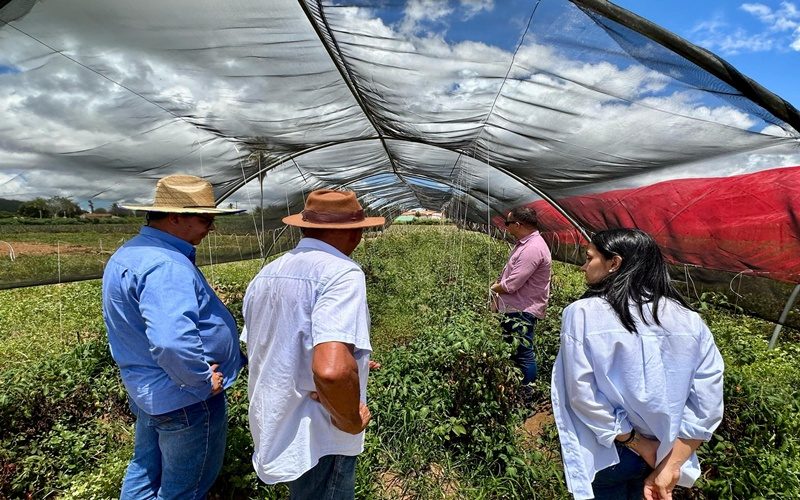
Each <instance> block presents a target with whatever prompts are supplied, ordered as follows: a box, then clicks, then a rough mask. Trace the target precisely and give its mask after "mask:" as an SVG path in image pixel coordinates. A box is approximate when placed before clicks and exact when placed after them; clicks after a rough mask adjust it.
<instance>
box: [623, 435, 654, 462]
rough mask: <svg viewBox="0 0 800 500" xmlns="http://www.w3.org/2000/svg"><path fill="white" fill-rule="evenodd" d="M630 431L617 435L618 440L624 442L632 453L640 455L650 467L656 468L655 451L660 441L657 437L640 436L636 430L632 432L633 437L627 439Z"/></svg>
mask: <svg viewBox="0 0 800 500" xmlns="http://www.w3.org/2000/svg"><path fill="white" fill-rule="evenodd" d="M630 436H631V433H630V432H629V433H627V434H620V435H619V436H617V441H618V442H625V443H626V444H625V445H624V446H627V447H628V448H629V449H631V450H632V451H633V452H634V453H636V454H637V455H639V456H640V457H642V460H644V461H645V463H647V465H649V466H650V468H651V469H655V468H656V452H658V445H660V444H661V442H660V441H659V440H658V439H650V438H648V437H645V436H642V435H641V434H639V433H638V432H635V433H634V436H633V439H629V438H630Z"/></svg>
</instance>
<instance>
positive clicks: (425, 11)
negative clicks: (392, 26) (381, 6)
mask: <svg viewBox="0 0 800 500" xmlns="http://www.w3.org/2000/svg"><path fill="white" fill-rule="evenodd" d="M452 12H453V9H452V8H451V7H450V6H449V4H448V2H442V1H441V0H409V1H408V3H407V4H406V7H405V12H404V14H405V17H404V18H403V22H402V24H401V25H400V31H401V32H402V33H407V34H415V33H417V32H419V31H420V30H421V29H422V24H423V23H424V22H435V21H440V20H442V19H443V18H445V17H447V16H449V15H450V14H452Z"/></svg>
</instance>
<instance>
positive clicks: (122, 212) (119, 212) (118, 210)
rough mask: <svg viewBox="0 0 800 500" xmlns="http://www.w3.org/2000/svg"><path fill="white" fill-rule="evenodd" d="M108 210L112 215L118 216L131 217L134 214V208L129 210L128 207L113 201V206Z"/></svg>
mask: <svg viewBox="0 0 800 500" xmlns="http://www.w3.org/2000/svg"><path fill="white" fill-rule="evenodd" d="M108 211H109V213H110V214H111V215H115V216H117V217H129V216H131V215H133V211H132V210H128V209H127V208H122V207H121V206H119V204H117V203H112V204H111V208H110V209H109V210H108Z"/></svg>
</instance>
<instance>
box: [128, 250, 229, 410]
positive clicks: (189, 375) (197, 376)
mask: <svg viewBox="0 0 800 500" xmlns="http://www.w3.org/2000/svg"><path fill="white" fill-rule="evenodd" d="M148 283H149V284H148ZM196 287H197V283H196V279H195V273H194V272H193V270H192V269H189V268H187V267H186V266H184V265H181V264H173V263H165V264H163V265H159V266H157V267H155V268H154V269H152V270H151V271H150V272H149V273H148V274H147V275H146V276H145V277H144V279H143V280H142V282H141V284H140V291H139V311H140V313H141V315H142V318H143V319H144V321H145V325H146V330H145V333H146V335H147V339H148V342H149V345H150V347H149V348H150V354H151V355H152V356H153V359H154V360H155V361H156V363H157V364H158V366H159V367H161V368H162V369H163V370H164V371H165V372H166V373H167V375H168V376H169V378H170V379H171V380H172V381H173V382H174V383H175V384H176V385H178V386H180V387H181V388H182V389H184V390H186V391H188V392H190V393H192V394H193V395H195V396H197V397H198V398H200V399H201V400H204V399H207V398H208V396H209V395H210V394H211V368H210V366H209V364H208V361H214V360H206V359H205V356H204V350H203V342H202V338H201V336H200V332H199V330H198V322H199V304H198V299H197V293H198V292H197V290H196Z"/></svg>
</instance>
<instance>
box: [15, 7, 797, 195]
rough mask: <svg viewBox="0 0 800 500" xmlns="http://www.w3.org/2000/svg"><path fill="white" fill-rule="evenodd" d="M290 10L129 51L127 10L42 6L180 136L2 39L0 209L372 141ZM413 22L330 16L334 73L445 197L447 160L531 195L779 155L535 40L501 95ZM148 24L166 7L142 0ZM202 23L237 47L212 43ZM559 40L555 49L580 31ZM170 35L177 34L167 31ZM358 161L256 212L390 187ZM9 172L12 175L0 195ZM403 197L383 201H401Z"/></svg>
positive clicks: (321, 163)
mask: <svg viewBox="0 0 800 500" xmlns="http://www.w3.org/2000/svg"><path fill="white" fill-rule="evenodd" d="M274 4H279V2H274ZM204 5H205V4H204ZM265 5H267V4H265ZM269 5H270V8H272V5H273V3H269ZM281 5H282V4H281ZM286 5H287V12H286V13H285V14H284V15H283V16H275V19H278V21H275V24H273V25H270V26H271V27H270V29H266V28H264V25H263V24H260V23H268V22H269V21H264V20H263V19H258V20H257V22H256V21H252V19H256V17H253V16H252V13H249V12H241V13H239V12H236V11H230V12H229V11H225V13H226V15H229V16H231V17H230V19H227V20H226V22H225V23H224V24H219V23H218V24H215V23H216V20H212V21H209V20H208V19H203V18H202V16H200V19H199V20H195V19H189V20H183V19H181V20H175V21H174V22H175V23H176V26H171V25H169V22H171V21H170V19H173V18H172V17H170V16H166V15H165V16H163V17H160V18H159V22H163V23H164V26H161V27H160V29H159V30H148V31H147V32H146V33H141V32H139V31H137V30H140V29H141V26H140V23H137V22H136V20H137V19H138V18H137V17H136V16H137V15H139V14H138V10H139V8H138V7H135V6H133V7H127V6H125V5H122V4H114V6H112V4H106V3H105V2H103V1H102V0H97V2H96V4H95V7H97V8H99V9H112V7H113V9H126V8H130V9H131V12H130V13H128V14H127V16H129V17H130V19H131V21H130V23H131V26H112V27H108V28H107V29H108V32H102V30H103V29H106V28H98V27H97V26H94V25H91V24H88V25H84V23H89V21H88V19H89V18H88V17H87V16H84V15H82V13H81V12H75V13H72V12H70V7H62V6H60V5H59V4H58V2H45V3H43V4H41V6H40V9H42V10H43V11H45V12H47V9H54V10H55V11H57V12H58V13H60V14H63V16H55V19H59V20H61V19H63V21H59V22H54V26H52V27H50V28H49V29H51V30H52V39H48V40H49V41H51V42H53V43H52V44H53V46H56V47H60V46H62V44H60V43H59V42H60V41H61V38H60V35H61V33H60V32H59V31H58V29H57V28H58V26H61V24H59V23H62V22H63V24H64V25H68V26H72V29H73V30H75V31H77V32H79V33H83V30H82V28H84V26H85V28H86V30H85V38H82V39H81V41H80V42H81V43H78V42H77V41H76V40H72V39H71V40H70V41H69V43H68V44H67V45H68V46H69V47H70V50H71V54H72V55H73V56H75V57H78V58H81V60H82V61H84V63H85V64H88V65H90V66H92V67H93V68H98V70H101V71H102V72H103V74H105V75H108V76H109V77H110V78H112V79H114V80H116V81H118V82H119V83H121V84H123V85H126V86H127V87H129V88H131V89H134V90H136V92H138V93H140V94H141V95H142V96H144V98H146V99H148V100H150V101H152V102H153V103H156V104H158V105H160V106H162V107H164V108H167V109H168V110H169V111H170V112H171V113H173V114H174V115H177V117H176V116H173V114H170V113H167V112H165V111H163V110H162V109H160V108H159V107H157V106H154V105H153V104H152V103H151V102H147V101H146V100H144V99H142V98H141V97H138V96H136V95H133V94H131V93H130V92H128V91H126V90H124V89H122V88H121V87H118V86H115V85H114V84H112V83H110V82H109V81H107V80H105V79H102V78H100V77H98V76H97V75H96V74H93V73H91V72H89V71H86V70H85V69H84V68H81V67H80V66H78V65H75V64H74V63H71V62H69V61H67V60H65V59H63V58H61V57H60V56H59V55H57V54H50V53H46V54H43V53H42V52H44V51H42V49H41V48H40V47H35V46H34V47H27V49H26V45H25V43H24V42H23V43H20V42H14V43H4V42H3V40H2V39H0V48H2V49H4V50H0V53H3V54H4V56H6V55H8V57H10V60H11V61H24V62H25V64H26V67H25V68H24V69H25V71H23V72H21V73H19V74H4V75H2V77H0V118H2V120H0V166H2V168H3V173H4V177H0V196H5V197H13V195H14V194H19V193H24V194H25V196H27V197H33V196H39V195H41V196H52V195H56V194H59V195H65V196H76V195H77V196H81V197H88V196H89V195H92V194H96V193H102V194H101V195H100V196H101V197H105V199H107V200H111V201H125V202H128V203H133V202H140V203H145V202H147V201H149V199H150V196H151V193H152V188H153V184H154V178H155V177H158V176H160V175H163V174H164V173H168V172H170V173H171V172H174V171H178V170H184V169H185V170H186V171H189V172H192V173H198V174H201V175H202V174H204V173H205V174H210V173H217V174H218V175H219V177H220V178H222V179H226V180H230V179H231V178H236V177H237V176H238V175H239V169H240V163H239V162H238V159H239V158H240V157H242V156H245V155H246V154H247V153H248V150H247V141H260V142H261V143H262V144H268V145H269V146H270V148H271V150H273V151H274V153H275V154H274V157H276V158H280V157H282V155H283V156H285V155H286V154H288V152H290V151H297V150H299V149H302V148H304V147H308V146H317V145H321V144H324V143H327V142H336V141H337V140H339V139H349V140H352V139H359V138H364V137H367V136H371V135H374V133H375V131H374V130H373V129H372V127H371V125H370V123H369V122H368V121H367V120H366V119H365V118H364V115H363V114H362V112H361V109H360V107H359V106H358V105H357V104H356V103H355V101H354V99H353V98H352V95H350V93H349V90H348V89H347V88H346V86H345V85H344V83H343V82H342V81H341V79H340V75H339V73H338V71H337V70H336V68H335V67H334V65H333V63H332V62H331V61H330V59H329V57H328V54H327V53H326V52H325V50H324V49H323V48H322V47H321V46H319V45H318V43H317V38H316V34H315V33H313V31H312V30H311V28H310V27H309V26H308V25H307V22H306V20H305V19H304V18H298V19H295V18H294V17H292V16H293V15H294V13H295V11H296V9H297V5H296V3H295V2H294V1H290V2H286ZM407 5H408V8H407V9H406V10H405V11H404V15H405V17H404V18H403V19H404V20H403V21H400V22H398V23H397V24H391V25H390V24H388V22H384V21H383V20H381V19H379V18H376V17H374V16H372V15H370V11H368V10H366V9H358V8H353V7H340V8H336V9H331V10H329V11H327V12H326V13H327V14H328V16H329V17H328V20H329V21H330V23H331V26H332V29H333V31H334V33H335V36H336V37H337V41H338V42H339V44H340V47H341V48H342V50H343V51H344V52H345V57H346V58H347V61H348V70H350V71H352V75H353V78H354V80H355V81H356V82H357V83H358V85H359V86H360V88H361V89H362V90H363V92H364V96H365V97H364V98H365V100H366V101H367V105H368V106H369V107H371V108H372V109H373V110H376V113H377V114H378V118H379V121H380V122H381V124H383V125H384V126H385V127H386V130H388V131H390V133H394V134H397V135H399V136H407V137H410V138H421V139H422V140H425V141H429V142H430V143H432V144H434V145H436V144H438V145H442V146H447V147H449V148H451V151H448V152H447V153H443V151H444V150H442V149H440V148H436V147H434V146H425V147H422V146H421V147H420V148H419V150H411V151H410V152H409V153H408V154H405V155H403V156H402V158H401V161H400V163H399V167H400V168H401V169H405V170H407V171H411V172H414V173H417V174H421V173H432V175H433V174H435V175H436V176H437V178H439V179H440V180H445V178H446V177H447V176H448V175H449V174H450V173H451V172H453V163H454V161H455V157H457V156H458V154H459V153H458V152H457V151H458V148H464V149H466V148H471V149H470V151H469V152H472V153H474V152H475V151H479V152H481V151H482V152H484V153H485V154H486V155H488V156H489V158H490V160H491V161H492V162H498V163H502V164H504V165H506V166H509V168H516V169H518V170H519V171H520V173H522V174H524V175H526V176H528V178H531V179H536V180H537V182H540V183H541V184H542V185H547V186H549V187H554V188H561V187H564V186H571V185H573V184H579V183H581V182H584V183H587V184H591V183H592V182H593V179H597V178H602V177H603V176H606V177H608V178H612V177H615V176H616V177H619V176H624V175H628V174H630V172H631V171H634V170H636V169H641V170H642V171H649V170H652V169H659V168H661V169H668V168H674V166H675V165H679V164H680V163H681V162H682V161H692V160H695V159H696V158H697V157H699V156H705V157H715V156H724V155H725V154H727V153H728V152H730V151H731V150H735V149H737V148H738V149H740V150H747V149H758V148H760V147H764V146H765V145H769V144H771V142H772V141H779V140H781V139H779V138H781V137H782V138H783V140H787V139H790V137H789V136H788V134H787V133H786V132H785V131H784V132H783V135H781V131H782V130H783V129H778V128H777V127H774V128H769V127H766V128H765V125H764V124H763V123H760V122H759V121H758V120H757V119H756V118H755V117H753V116H751V115H747V114H745V113H743V112H741V111H740V110H738V109H736V108H734V107H732V106H730V105H728V104H726V103H725V102H724V101H719V100H713V99H710V98H708V96H707V95H706V96H704V95H703V94H702V93H700V92H698V91H694V90H692V89H691V88H687V87H686V85H684V84H683V83H681V82H676V81H673V80H671V79H670V78H669V77H668V76H666V75H664V74H662V73H658V72H656V71H653V70H650V69H648V68H646V67H644V66H642V65H639V64H636V63H635V61H632V60H619V59H618V60H609V61H603V60H600V59H597V58H594V57H593V56H592V54H593V52H591V50H590V51H587V52H582V54H583V57H582V58H579V57H577V54H579V53H581V52H580V51H570V50H569V49H571V48H572V47H571V46H570V47H567V48H566V50H565V49H564V46H560V47H559V46H553V45H544V44H543V43H540V42H537V41H536V40H535V39H534V38H533V36H532V37H530V38H529V39H528V40H527V41H526V43H525V44H524V45H523V46H522V47H521V48H520V50H519V52H518V53H517V56H516V59H515V61H514V64H513V67H512V68H511V73H510V75H509V76H510V79H509V80H504V79H505V76H506V73H507V71H508V69H509V67H511V57H512V53H511V52H509V51H507V50H503V49H501V48H499V47H497V46H496V44H494V45H493V44H489V43H483V42H481V41H480V39H477V40H474V41H463V42H460V43H447V42H446V40H445V39H444V37H442V36H434V35H431V34H430V33H429V32H427V31H426V28H427V27H429V26H433V25H436V26H440V27H441V26H446V24H447V23H448V22H450V21H453V19H455V18H456V17H459V15H460V14H463V13H458V12H455V11H451V10H450V7H448V4H447V3H445V2H439V1H425V0H413V1H412V2H409V3H408V4H407ZM461 7H463V12H465V13H466V14H463V15H464V16H470V15H472V16H474V15H477V14H478V13H481V14H482V13H487V12H489V11H491V10H492V9H493V8H494V2H492V1H479V0H471V1H470V0H462V2H461ZM144 8H145V7H142V9H144ZM147 8H149V9H159V8H162V9H167V10H169V8H170V7H169V3H161V2H156V1H155V0H152V2H151V4H149V6H147ZM36 12H38V11H34V14H35V13H36ZM198 12H200V13H202V9H200V10H198ZM34 14H32V15H34ZM188 14H189V15H193V14H196V12H194V11H192V12H189V13H188ZM206 14H208V11H206ZM198 15H199V14H198ZM98 16H99V14H98ZM126 19H127V17H126ZM149 20H150V21H151V22H154V21H153V18H149ZM456 21H457V19H456ZM251 22H252V25H250V24H248V23H251ZM453 22H455V21H453ZM207 24H211V25H212V27H214V26H216V27H217V28H219V26H220V25H230V26H242V27H243V28H242V29H241V31H236V30H227V31H226V30H220V29H206V28H208V26H207ZM143 25H144V26H147V24H146V23H144V24H143ZM555 25H558V26H561V27H562V29H563V30H564V31H565V33H566V34H567V35H569V34H570V30H574V29H579V28H574V27H572V25H570V27H569V28H565V27H564V26H566V25H565V24H559V23H555ZM181 26H182V27H183V30H184V31H181V30H179V29H177V28H178V27H181ZM187 26H190V28H187ZM718 27H719V26H714V25H711V24H709V25H707V26H706V29H717V28H718ZM45 28H47V27H45ZM584 28H585V27H584ZM590 28H591V26H590ZM97 29H100V30H101V31H100V32H97V31H93V30H97ZM195 30H196V31H195ZM43 32H45V33H48V32H49V31H48V29H44V30H43ZM2 33H5V31H3V30H0V34H2ZM228 33H230V35H228ZM226 36H230V37H231V38H230V39H227V38H225V37H226ZM480 36H481V34H480V33H478V34H476V38H479V37H480ZM589 38H590V37H589ZM120 39H124V40H125V43H120V42H119V40H120ZM570 40H571V39H570ZM65 43H66V42H65ZM34 45H35V44H34ZM12 52H13V53H12ZM587 54H588V55H587ZM40 66H41V68H42V69H37V68H39V67H40ZM291 75H295V76H291ZM501 88H502V94H500V95H498V94H499V92H500V90H501ZM493 105H494V108H493V113H491V115H490V113H489V110H490V109H492V106H493ZM487 118H489V124H488V125H485V123H484V122H485V121H486V120H487ZM758 129H763V130H762V134H759V133H756V132H757V131H758ZM654 138H655V139H654ZM235 144H236V145H238V146H239V147H240V149H241V153H240V152H238V151H237V150H236V149H235V147H234V145H235ZM352 144H361V143H352ZM363 144H364V151H363V154H360V155H355V154H353V151H355V150H356V149H355V148H354V147H350V146H348V147H345V148H343V149H342V150H340V151H339V152H338V153H336V154H334V153H335V151H334V150H333V149H331V148H328V149H320V150H318V151H319V153H318V154H306V155H303V156H301V157H299V158H298V159H297V164H298V166H299V167H300V168H301V169H302V172H299V171H298V170H297V168H296V167H295V166H294V165H292V164H287V165H286V166H285V167H283V168H280V169H278V170H275V171H274V172H271V173H270V174H269V175H268V176H267V179H266V181H265V183H264V188H265V198H266V200H267V202H268V204H276V205H281V204H283V205H285V204H287V203H289V202H293V201H294V200H296V198H297V196H296V195H297V193H298V190H302V189H304V188H306V189H307V188H309V187H311V186H317V185H323V184H325V183H326V182H331V183H334V184H336V183H342V182H345V181H346V179H347V178H348V176H352V175H354V172H357V173H358V174H359V175H367V174H369V173H378V172H389V171H391V168H390V167H389V166H388V165H387V164H386V157H385V155H384V153H383V149H382V147H380V145H379V144H370V143H367V142H364V143H363ZM367 146H369V147H367ZM398 149H401V148H399V147H398ZM407 149H408V148H407ZM454 151H456V152H454ZM66 152H72V153H70V154H66ZM417 153H419V154H417ZM462 161H464V162H466V160H462ZM354 162H357V165H356V164H354ZM469 163H471V164H472V165H473V169H472V170H471V171H469V172H467V173H464V172H456V173H455V174H454V175H456V176H458V175H460V176H461V179H462V180H461V182H464V183H465V184H468V185H469V186H471V187H473V188H474V189H476V190H480V189H485V188H484V187H482V186H486V185H487V182H488V179H487V178H488V177H489V176H490V173H491V170H490V169H489V168H486V167H485V165H481V166H480V167H477V166H476V164H477V163H478V162H476V161H472V160H470V162H469ZM157 167H160V169H159V170H148V169H155V168H157ZM477 168H480V170H477ZM8 172H13V173H14V174H15V175H18V176H17V177H13V176H10V177H5V176H8V175H10V174H8ZM672 175H676V174H675V173H673V174H672ZM304 176H306V177H308V178H309V179H310V180H308V181H307V182H308V183H307V184H304V183H303V177H304ZM500 177H502V176H500ZM3 181H6V182H5V183H4V182H3ZM493 182H494V181H493ZM251 186H252V183H251ZM387 189H388V188H387ZM403 189H404V188H403V186H392V187H391V189H389V191H392V192H394V193H400V194H398V195H397V197H398V198H397V199H408V198H409V196H410V195H409V194H408V192H403ZM493 189H503V190H505V191H504V192H506V193H507V195H508V196H509V197H518V196H523V194H524V193H529V190H527V191H526V189H527V188H524V189H523V188H520V186H519V185H515V184H514V183H513V182H510V181H509V182H508V185H506V186H503V185H502V184H501V183H498V184H497V185H495V184H493ZM248 193H249V194H251V195H253V196H251V200H252V199H254V198H260V191H259V190H256V191H255V192H254V193H253V192H249V191H245V192H244V193H240V195H239V196H237V197H235V198H231V200H235V199H240V200H244V199H245V198H247V196H246V195H247V194H248ZM9 195H10V196H9ZM97 199H98V198H95V200H96V201H97ZM287 200H288V201H287ZM252 203H253V202H252V201H250V200H249V201H247V204H252Z"/></svg>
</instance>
